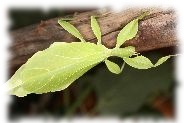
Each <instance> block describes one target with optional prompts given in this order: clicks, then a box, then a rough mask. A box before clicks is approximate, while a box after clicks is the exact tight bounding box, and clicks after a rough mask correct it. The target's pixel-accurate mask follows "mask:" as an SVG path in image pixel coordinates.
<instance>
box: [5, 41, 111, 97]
mask: <svg viewBox="0 0 184 123" xmlns="http://www.w3.org/2000/svg"><path fill="white" fill-rule="evenodd" d="M108 51H109V50H108V49H107V48H105V47H104V46H103V45H100V46H99V45H96V44H93V43H87V42H85V43H83V42H73V43H62V42H56V43H54V44H52V45H51V46H50V47H49V48H48V49H46V50H44V51H39V52H37V53H36V54H35V55H33V56H32V57H31V58H30V59H29V60H28V62H27V63H26V64H25V65H23V66H22V67H21V68H20V69H19V70H18V71H17V72H16V74H15V75H14V76H13V77H12V78H11V79H10V80H9V81H8V86H9V88H10V89H11V90H10V93H11V94H13V95H17V96H20V97H22V96H26V95H27V94H30V93H37V94H41V93H46V92H54V91H59V90H63V89H65V88H66V87H68V86H69V85H70V84H71V83H72V82H73V81H74V80H76V79H78V78H79V77H80V76H82V75H83V74H84V73H85V72H87V71H88V70H89V69H91V68H92V67H94V66H95V65H97V64H98V63H99V62H102V61H103V60H104V59H106V58H107V57H108V56H109V53H108Z"/></svg>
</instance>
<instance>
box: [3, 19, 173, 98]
mask: <svg viewBox="0 0 184 123" xmlns="http://www.w3.org/2000/svg"><path fill="white" fill-rule="evenodd" d="M143 17H144V16H143V15H141V16H140V17H138V18H136V19H134V20H132V21H131V22H130V23H128V24H127V25H126V26H125V27H124V28H123V29H122V30H121V31H120V33H119V34H118V36H117V44H116V47H115V48H113V49H108V48H106V47H105V46H104V45H102V44H101V31H100V27H99V25H98V22H97V20H96V19H95V17H94V16H92V17H91V28H92V30H93V33H94V35H95V36H96V37H97V40H98V43H97V44H94V43H90V42H86V41H85V40H84V38H83V37H82V35H81V34H80V33H79V31H78V30H77V29H76V28H75V27H74V26H73V25H71V24H70V23H69V22H67V21H65V20H63V19H60V20H59V21H58V23H59V24H60V25H61V26H62V27H63V29H65V30H66V31H68V32H69V33H71V34H72V35H73V36H75V37H76V38H78V39H80V40H81V42H72V43H65V42H55V43H53V44H52V45H51V46H50V47H49V48H47V49H45V50H43V51H39V52H37V53H35V54H34V55H33V56H32V57H31V58H30V59H28V61H27V62H26V63H25V64H24V65H22V66H21V67H20V68H19V69H18V70H17V71H16V73H15V74H14V75H13V76H12V77H11V78H10V79H9V80H8V82H7V83H6V85H7V86H8V91H9V93H10V94H11V95H16V96H18V97H24V96H27V95H28V94H31V93H35V94H42V93H47V92H55V91H60V90H63V89H65V88H67V87H68V86H69V85H70V84H71V83H73V82H74V81H75V80H76V79H78V78H79V77H80V76H82V75H83V74H84V73H86V72H87V71H88V70H90V69H91V68H93V67H94V66H96V65H97V64H99V63H101V62H105V64H106V66H107V68H108V69H109V71H111V72H112V73H115V74H119V73H121V72H122V70H123V68H124V65H125V63H126V64H128V65H130V66H132V67H134V68H137V69H148V68H152V67H157V66H159V65H161V64H162V63H164V62H165V61H166V60H167V59H169V58H170V57H171V55H169V56H165V57H162V58H160V59H159V60H158V62H157V63H156V64H152V62H151V61H150V60H149V59H148V58H146V57H144V56H141V55H140V56H139V55H138V53H136V52H135V47H133V46H127V47H124V48H120V46H121V45H122V44H123V43H124V42H125V41H127V40H129V39H132V38H134V37H135V36H136V34H137V32H138V21H139V20H140V19H142V18H143ZM111 56H117V57H120V58H122V59H123V60H124V64H123V65H122V67H121V68H120V67H119V66H118V65H117V64H115V63H113V62H111V61H109V60H108V58H109V57H111Z"/></svg>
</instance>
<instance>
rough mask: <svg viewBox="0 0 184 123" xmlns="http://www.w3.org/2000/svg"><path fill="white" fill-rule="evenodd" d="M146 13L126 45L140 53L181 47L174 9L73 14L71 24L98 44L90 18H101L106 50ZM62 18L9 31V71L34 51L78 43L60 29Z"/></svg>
mask: <svg viewBox="0 0 184 123" xmlns="http://www.w3.org/2000/svg"><path fill="white" fill-rule="evenodd" d="M144 11H149V12H150V15H148V16H146V17H145V18H144V19H143V20H141V21H140V23H139V32H138V35H137V36H136V37H135V38H133V39H131V40H130V41H127V42H126V43H125V46H128V45H132V46H135V47H136V51H138V52H143V51H149V50H155V49H159V48H164V47H171V46H176V45H177V44H178V42H177V39H176V34H175V28H176V15H175V13H174V12H173V10H162V9H159V8H144V9H138V8H132V9H127V10H124V11H122V12H112V11H110V10H96V11H89V12H83V13H78V14H74V15H72V20H71V21H70V23H72V24H73V25H74V26H75V27H76V28H77V29H78V30H79V31H80V33H81V34H82V35H83V37H84V38H85V39H86V40H87V41H89V42H93V43H96V42H97V41H96V38H95V36H94V34H93V32H92V30H91V27H90V16H91V15H95V16H98V22H99V24H100V27H101V31H102V42H103V44H104V45H105V46H106V47H108V48H113V47H114V46H115V44H116V37H117V34H118V33H119V31H120V30H121V29H122V28H123V27H124V26H125V25H126V24H127V23H128V22H130V21H131V20H132V19H134V18H136V17H137V16H139V15H140V14H141V13H142V12H144ZM59 18H60V17H58V18H53V19H49V20H46V21H41V23H39V24H34V25H30V26H27V27H24V28H20V29H17V30H14V31H11V32H10V35H11V37H12V40H13V41H12V45H11V47H10V50H11V53H12V58H11V60H10V70H11V71H12V72H14V71H15V70H16V69H17V68H18V67H19V66H20V65H22V64H23V63H25V62H26V61H27V59H28V58H30V57H31V56H32V55H33V54H34V53H35V52H37V51H39V50H43V49H46V48H47V47H49V45H50V44H52V43H53V42H56V41H57V42H58V41H59V42H60V41H61V42H74V41H78V40H77V39H76V38H75V37H73V36H72V35H71V34H69V33H68V32H67V31H65V30H64V29H63V28H62V27H61V26H59V24H58V23H57V20H58V19H59Z"/></svg>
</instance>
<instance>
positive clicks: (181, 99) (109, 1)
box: [0, 0, 184, 123]
mask: <svg viewBox="0 0 184 123" xmlns="http://www.w3.org/2000/svg"><path fill="white" fill-rule="evenodd" d="M15 7H17V8H42V9H43V10H46V11H47V10H49V8H54V7H55V8H61V7H64V8H67V7H70V8H73V7H80V8H81V7H84V8H87V7H98V8H105V7H111V8H112V9H114V10H117V11H120V10H122V8H124V9H126V8H128V7H161V8H173V9H174V10H175V11H176V13H177V15H178V18H177V19H178V23H177V34H178V35H177V36H178V40H179V41H180V43H181V44H182V45H181V46H180V47H179V51H180V53H183V49H184V48H183V47H184V45H183V40H184V6H183V4H182V0H181V1H180V0H137V1H135V0H91V1H90V0H65V1H61V0H55V1H53V0H52V1H49V0H44V1H38V0H5V1H2V2H1V4H0V18H1V21H0V27H1V28H0V38H1V40H0V42H1V43H0V50H1V52H0V53H1V55H0V56H1V60H0V65H1V69H0V70H1V71H0V72H1V81H0V82H1V85H0V91H1V93H0V94H1V95H0V97H1V101H0V118H1V123H6V122H10V121H9V120H8V118H7V103H8V102H9V101H10V97H9V96H8V95H6V94H5V91H4V87H3V83H4V82H5V81H6V80H7V77H6V73H7V72H6V70H7V65H8V64H7V61H8V58H9V55H10V54H8V46H9V43H10V42H11V39H10V38H9V35H8V26H9V25H10V20H9V18H8V10H9V8H15ZM182 27H183V28H182ZM182 39H183V40H182ZM183 61H184V56H183V55H181V56H178V57H177V65H176V68H177V69H176V80H177V82H179V83H178V86H177V91H176V94H177V97H176V99H177V101H176V107H177V109H176V111H177V112H176V119H175V121H152V119H141V120H138V121H137V123H143V122H146V123H155V122H157V123H162V122H164V123H171V122H172V123H173V122H176V123H180V122H181V123H182V121H184V96H183V95H182V94H184V88H183V83H182V82H184V81H183V80H184V77H183V76H182V73H184V71H182V69H183V68H184V63H183V64H182V62H183ZM183 70H184V69H183ZM53 120H54V119H49V120H47V121H48V122H49V121H50V122H53ZM25 121H26V123H27V122H30V123H32V122H44V121H46V119H42V118H32V119H27V118H26V119H22V120H21V122H23V123H24V122H25ZM62 121H63V122H69V121H70V122H75V123H79V122H80V123H86V122H95V123H96V122H97V123H98V122H99V123H109V122H113V123H117V122H123V123H131V122H133V121H132V120H131V119H127V120H123V121H121V120H120V119H118V118H94V119H88V118H75V119H70V120H67V119H64V120H62ZM17 122H18V121H17ZM58 122H60V121H58ZM134 122H135V121H134Z"/></svg>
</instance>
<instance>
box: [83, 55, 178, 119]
mask: <svg viewBox="0 0 184 123" xmlns="http://www.w3.org/2000/svg"><path fill="white" fill-rule="evenodd" d="M147 55H148V56H149V57H150V58H152V59H155V57H159V56H161V54H160V55H159V54H158V53H155V51H154V52H152V53H150V54H147ZM172 67H173V66H172V62H171V61H168V62H166V63H165V64H163V65H161V66H160V67H159V68H153V69H148V70H138V69H131V67H130V66H128V65H126V67H125V68H124V70H123V73H122V74H119V75H117V76H114V75H112V74H111V73H110V72H108V70H107V69H105V68H104V67H99V68H98V70H97V72H96V73H95V75H94V76H92V77H91V79H92V80H91V82H90V83H91V84H92V85H93V86H94V90H95V93H96V95H97V100H98V102H97V105H96V107H95V111H97V112H98V113H99V114H102V115H105V116H106V115H113V116H114V115H115V116H117V115H118V116H124V115H127V114H130V113H131V114H132V113H135V112H137V111H138V110H139V109H140V108H141V107H142V106H143V105H144V104H146V103H149V102H148V101H150V98H152V97H154V96H157V95H158V93H159V92H163V93H167V92H168V91H169V92H170V90H169V89H170V87H173V83H174V73H173V68H172ZM88 79H90V78H89V77H88ZM80 81H82V80H80ZM88 81H89V80H88ZM82 82H83V81H82ZM82 82H81V83H82ZM84 82H85V81H84ZM90 83H88V84H90Z"/></svg>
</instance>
